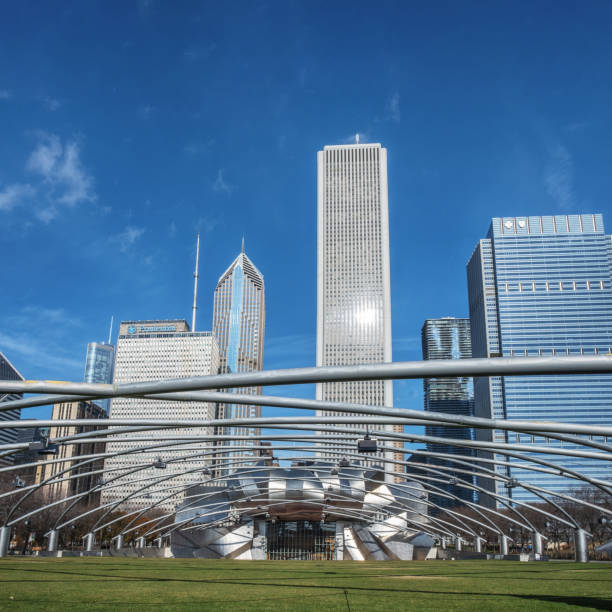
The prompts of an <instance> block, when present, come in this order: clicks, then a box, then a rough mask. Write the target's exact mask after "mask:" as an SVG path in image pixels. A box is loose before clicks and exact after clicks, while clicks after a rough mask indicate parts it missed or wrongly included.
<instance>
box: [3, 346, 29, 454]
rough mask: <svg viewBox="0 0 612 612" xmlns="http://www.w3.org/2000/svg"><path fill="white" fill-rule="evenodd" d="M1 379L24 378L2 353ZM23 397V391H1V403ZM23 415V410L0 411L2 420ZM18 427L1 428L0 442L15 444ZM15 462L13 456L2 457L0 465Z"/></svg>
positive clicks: (10, 419) (15, 418)
mask: <svg viewBox="0 0 612 612" xmlns="http://www.w3.org/2000/svg"><path fill="white" fill-rule="evenodd" d="M0 380H23V376H22V375H21V374H20V373H19V372H18V371H17V368H16V367H15V366H14V365H13V364H12V363H11V362H10V361H9V360H8V359H7V358H6V357H5V356H4V355H3V354H2V353H0ZM22 397H23V394H22V393H6V394H2V393H0V403H1V402H10V401H11V400H17V399H20V398H22ZM20 417H21V410H20V409H19V408H17V409H16V410H6V411H4V412H0V421H17V420H18V419H19V418H20ZM17 431H18V430H17V429H0V444H13V443H14V442H15V439H16V438H17ZM10 463H13V457H12V456H11V455H9V456H8V457H0V465H8V464H10Z"/></svg>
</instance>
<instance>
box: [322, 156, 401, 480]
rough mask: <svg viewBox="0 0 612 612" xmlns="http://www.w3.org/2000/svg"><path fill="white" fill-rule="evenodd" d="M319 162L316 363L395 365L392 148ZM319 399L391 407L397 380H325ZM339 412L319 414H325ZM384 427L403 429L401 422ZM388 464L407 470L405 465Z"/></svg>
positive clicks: (397, 469)
mask: <svg viewBox="0 0 612 612" xmlns="http://www.w3.org/2000/svg"><path fill="white" fill-rule="evenodd" d="M317 165H318V185H317V191H318V241H317V242H318V247H317V251H318V263H317V366H333V365H357V364H365V363H381V362H390V361H391V285H390V275H389V214H388V197H387V150H386V149H384V148H382V147H381V146H380V144H353V145H340V146H326V147H324V149H323V151H319V152H318V159H317ZM316 396H317V399H319V400H327V401H337V402H351V403H358V404H368V405H373V406H392V405H393V385H392V382H391V381H360V382H339V383H324V384H318V385H317V390H316ZM337 414H339V413H335V412H329V411H326V410H318V411H317V415H320V416H331V415H337ZM385 429H387V430H389V431H394V430H397V431H400V432H401V431H402V428H401V427H397V426H385ZM332 441H333V438H332ZM343 441H346V437H344V436H343ZM393 445H394V446H396V448H397V449H398V450H397V452H395V453H390V454H388V458H389V459H396V460H398V461H403V459H404V456H403V453H402V452H401V450H400V449H402V448H403V443H394V444H393ZM338 448H339V450H340V448H341V447H338ZM319 454H320V456H326V453H325V452H323V451H321V452H320V453H319ZM392 455H393V456H392ZM333 457H337V455H330V458H333ZM386 467H387V469H388V470H393V471H402V466H401V465H396V466H393V465H392V464H386Z"/></svg>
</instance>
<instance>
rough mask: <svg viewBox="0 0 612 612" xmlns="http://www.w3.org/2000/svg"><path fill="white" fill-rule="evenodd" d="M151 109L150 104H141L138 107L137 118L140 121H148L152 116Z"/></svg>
mask: <svg viewBox="0 0 612 612" xmlns="http://www.w3.org/2000/svg"><path fill="white" fill-rule="evenodd" d="M153 110H154V109H153V107H152V106H151V105H150V104H142V105H141V106H139V107H138V116H139V117H140V118H141V119H150V118H151V115H152V114H153Z"/></svg>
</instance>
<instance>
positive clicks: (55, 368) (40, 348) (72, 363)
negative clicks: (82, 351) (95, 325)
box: [0, 332, 85, 379]
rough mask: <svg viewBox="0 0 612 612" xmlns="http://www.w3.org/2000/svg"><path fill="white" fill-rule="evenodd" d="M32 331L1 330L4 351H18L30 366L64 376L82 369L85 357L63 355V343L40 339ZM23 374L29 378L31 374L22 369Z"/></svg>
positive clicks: (66, 376)
mask: <svg viewBox="0 0 612 612" xmlns="http://www.w3.org/2000/svg"><path fill="white" fill-rule="evenodd" d="M37 337H40V336H36V335H35V334H32V333H24V334H19V333H12V332H8V333H5V332H0V348H1V349H2V351H3V352H5V351H6V352H7V353H16V354H18V355H21V356H22V357H23V358H25V359H26V361H27V362H29V365H30V366H34V367H36V368H45V369H48V370H49V371H52V372H57V373H58V374H61V373H62V372H63V375H62V378H64V379H65V378H69V377H70V372H68V375H67V373H66V371H67V370H68V371H69V370H75V371H80V370H81V369H82V368H83V367H84V365H85V364H84V360H83V359H75V358H74V357H71V356H69V355H63V354H62V353H63V352H64V350H63V349H60V346H61V343H57V344H51V343H49V342H46V341H38V340H37V339H36V338H37ZM21 374H22V375H23V376H24V377H25V378H26V379H27V378H29V377H30V376H31V374H30V373H29V372H28V371H22V372H21Z"/></svg>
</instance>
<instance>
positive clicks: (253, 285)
mask: <svg viewBox="0 0 612 612" xmlns="http://www.w3.org/2000/svg"><path fill="white" fill-rule="evenodd" d="M265 325H266V300H265V286H264V277H263V274H262V273H261V272H260V271H259V270H258V269H257V267H256V266H255V264H254V263H253V262H252V261H251V260H250V259H249V258H248V257H247V255H246V253H245V252H244V241H243V245H242V250H241V252H240V254H239V255H238V257H236V259H235V260H234V261H233V262H232V264H231V265H230V266H229V268H228V269H227V270H226V271H225V272H224V273H223V274H222V275H221V277H220V278H219V281H218V282H217V287H216V288H215V297H214V304H213V334H214V335H215V337H216V338H217V342H218V343H219V360H220V371H221V372H233V373H236V372H255V371H258V370H261V369H263V350H264V333H265ZM237 392H238V393H247V394H257V395H259V394H261V387H247V388H240V389H237ZM218 416H219V417H223V418H258V417H260V416H261V406H253V405H240V404H225V405H224V407H223V408H221V409H220V410H219V414H218ZM232 431H233V433H235V434H236V435H247V436H248V435H257V433H258V432H259V430H258V428H254V427H239V428H236V429H234V430H232ZM225 433H231V432H225ZM245 443H246V441H245V440H238V441H237V444H242V445H244V444H245Z"/></svg>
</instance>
